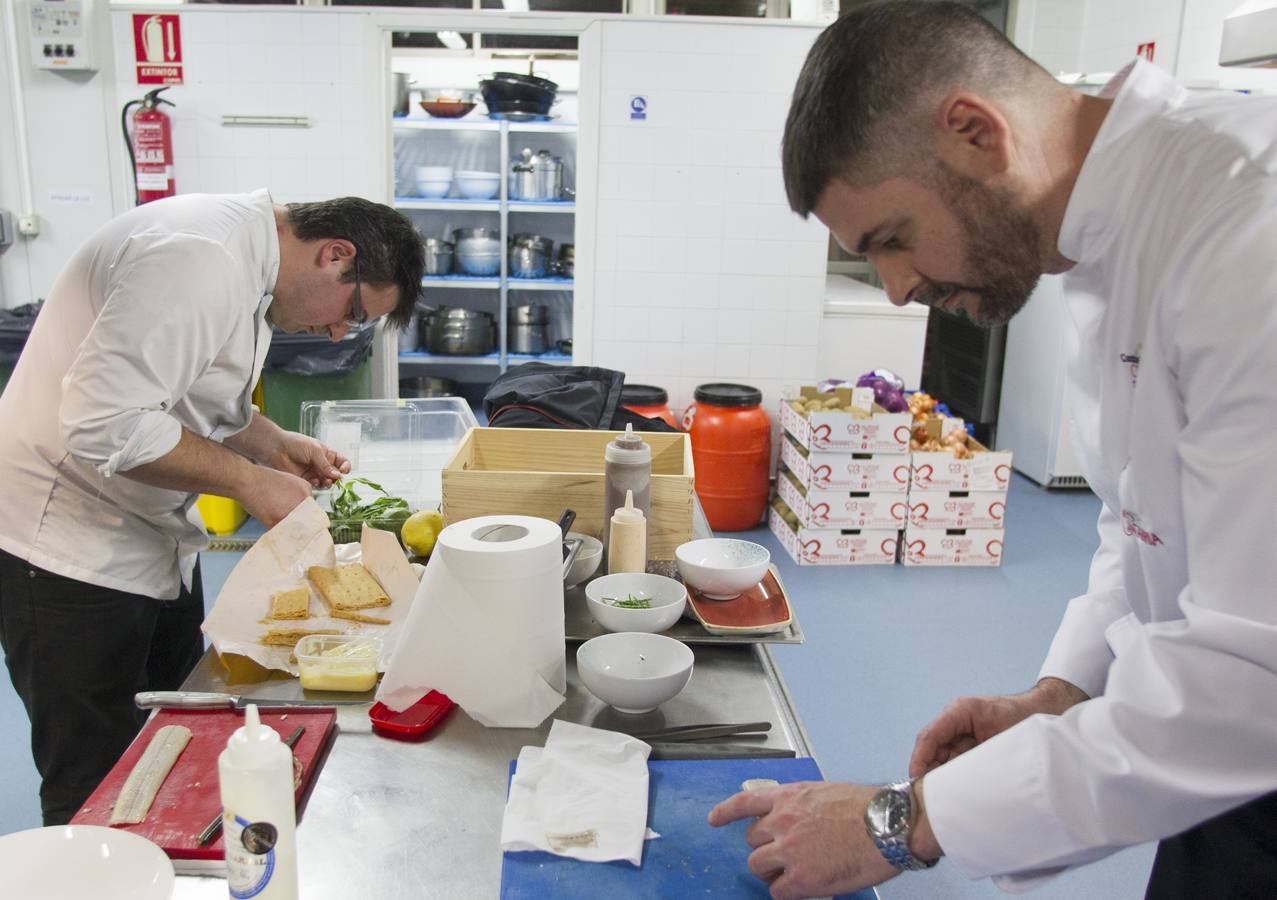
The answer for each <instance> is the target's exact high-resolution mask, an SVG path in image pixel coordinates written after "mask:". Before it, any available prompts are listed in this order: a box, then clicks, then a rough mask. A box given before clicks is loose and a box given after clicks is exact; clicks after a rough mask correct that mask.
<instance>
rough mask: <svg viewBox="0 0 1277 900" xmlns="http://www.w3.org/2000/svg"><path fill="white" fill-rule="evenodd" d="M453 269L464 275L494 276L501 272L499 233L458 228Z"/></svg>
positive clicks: (454, 233) (453, 235) (488, 230)
mask: <svg viewBox="0 0 1277 900" xmlns="http://www.w3.org/2000/svg"><path fill="white" fill-rule="evenodd" d="M452 238H453V242H454V243H455V245H456V252H455V255H454V267H455V268H456V269H457V270H458V271H460V272H462V273H464V274H466V275H496V274H497V273H498V272H500V271H501V253H502V250H503V248H502V246H501V232H499V231H497V230H496V229H495V228H458V229H456V230H455V231H453V232H452Z"/></svg>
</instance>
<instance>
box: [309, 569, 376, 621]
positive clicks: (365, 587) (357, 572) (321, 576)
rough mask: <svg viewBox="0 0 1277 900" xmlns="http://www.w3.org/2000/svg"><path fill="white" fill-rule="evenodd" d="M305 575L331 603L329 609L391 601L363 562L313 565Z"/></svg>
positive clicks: (369, 605) (334, 611) (363, 606)
mask: <svg viewBox="0 0 1277 900" xmlns="http://www.w3.org/2000/svg"><path fill="white" fill-rule="evenodd" d="M306 577H307V578H309V579H310V582H311V584H313V585H314V586H315V588H316V589H317V590H318V591H319V595H320V596H321V597H323V598H324V600H325V601H326V602H327V603H328V609H329V612H330V613H333V614H335V613H337V612H338V611H342V612H349V611H351V610H358V609H371V608H373V607H377V606H389V605H390V598H389V597H388V596H386V592H385V591H383V590H382V589H381V585H379V584H377V580H376V579H375V578H373V577H372V575H371V574H370V573H369V571H368V570H367V569H365V568H364V567H363V566H362V565H361V564H360V563H353V564H352V565H348V566H337V567H336V568H328V567H327V566H311V567H310V568H309V569H307V570H306Z"/></svg>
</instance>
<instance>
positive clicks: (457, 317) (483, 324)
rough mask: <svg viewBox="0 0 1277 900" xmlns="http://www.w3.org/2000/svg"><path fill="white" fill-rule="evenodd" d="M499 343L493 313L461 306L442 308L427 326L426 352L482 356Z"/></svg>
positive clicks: (431, 316) (432, 315)
mask: <svg viewBox="0 0 1277 900" xmlns="http://www.w3.org/2000/svg"><path fill="white" fill-rule="evenodd" d="M496 343H497V324H496V320H495V319H494V318H493V317H492V315H491V313H486V312H482V311H479V310H473V309H465V308H463V307H458V306H441V307H439V308H438V309H436V310H435V311H434V312H433V313H431V315H430V318H429V321H428V322H427V324H426V349H427V350H429V351H430V352H431V353H441V354H446V355H450V356H482V355H483V354H485V353H491V352H492V350H493V349H494V348H495V347H496Z"/></svg>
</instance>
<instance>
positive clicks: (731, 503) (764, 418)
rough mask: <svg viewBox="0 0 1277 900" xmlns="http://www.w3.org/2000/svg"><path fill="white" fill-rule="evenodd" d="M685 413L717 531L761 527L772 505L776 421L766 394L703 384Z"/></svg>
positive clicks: (701, 489)
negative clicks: (768, 410) (769, 496)
mask: <svg viewBox="0 0 1277 900" xmlns="http://www.w3.org/2000/svg"><path fill="white" fill-rule="evenodd" d="M694 396H695V397H696V402H695V403H693V404H692V405H691V406H689V407H688V408H687V412H685V413H684V414H683V427H684V429H686V430H687V431H688V433H689V434H690V435H691V439H692V462H693V464H694V465H695V466H696V495H697V496H698V497H700V501H701V506H702V507H703V508H704V509H705V518H706V519H708V520H709V524H710V527H711V528H713V529H714V530H715V531H745V530H747V529H749V528H754V527H755V526H757V525H758V524H759V523H760V522H761V521H762V518H763V511H764V510H765V509H766V508H767V493H768V484H767V476H768V473H769V472H770V468H771V448H772V438H771V431H772V428H771V419H770V418H769V417H768V415H767V413H766V412H765V411H764V410H763V408H762V405H761V404H762V402H763V395H762V392H761V391H759V390H758V389H757V388H752V387H749V386H748V385H743V384H702V385H701V386H700V387H698V388H697V389H696V393H695V395H694Z"/></svg>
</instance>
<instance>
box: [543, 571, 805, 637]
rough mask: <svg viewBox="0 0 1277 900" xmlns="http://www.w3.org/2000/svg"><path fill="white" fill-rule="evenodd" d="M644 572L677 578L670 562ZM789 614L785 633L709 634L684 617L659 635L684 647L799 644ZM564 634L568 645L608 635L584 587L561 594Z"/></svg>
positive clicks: (794, 618)
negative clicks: (594, 611)
mask: <svg viewBox="0 0 1277 900" xmlns="http://www.w3.org/2000/svg"><path fill="white" fill-rule="evenodd" d="M647 570H648V571H649V572H655V573H657V574H658V575H666V576H668V577H670V578H674V577H676V568H675V565H674V561H673V560H662V561H654V562H651V563H649V564H648V567H647ZM789 609H790V613H791V617H790V622H789V627H788V628H786V629H785V630H784V631H777V632H773V633H772V634H721V635H720V634H710V633H709V632H708V631H706V630H705V629H704V627H703V626H702V625H701V623H699V622H697V621H696V619H694V618H692V616H691V613H690V612H687V613H684V614H683V618H681V619H679V620H678V621H677V622H676V623H674V626H673V627H672V628H670V629H668V630H667V631H663V632H661V633H662V634H664V635H666V636H668V637H672V638H677V639H678V640H680V641H682V642H683V643H685V644H801V643H803V642H804V641H805V640H806V637H805V636H804V635H803V628H802V625H800V624H799V623H798V613H797V612H795V611H794V604H793V602H792V601H791V602H790V604H789ZM563 630H564V633H565V635H566V636H567V639H568V640H569V641H588V640H589V639H590V638H595V637H598V636H599V635H601V634H607V633H608V631H607V629H606V628H604V627H603V626H602V625H600V624H599V623H598V622H596V621H594V618H593V616H591V615H590V608H589V601H587V600H586V599H585V585H584V584H580V585H577V586H576V587H574V588H567V589H566V590H564V592H563Z"/></svg>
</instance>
